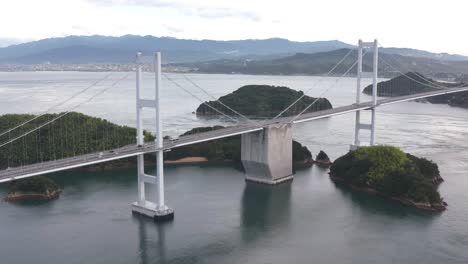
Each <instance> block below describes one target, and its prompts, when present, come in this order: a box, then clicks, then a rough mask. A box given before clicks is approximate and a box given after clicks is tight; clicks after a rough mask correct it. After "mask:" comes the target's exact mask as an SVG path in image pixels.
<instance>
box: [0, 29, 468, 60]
mask: <svg viewBox="0 0 468 264" xmlns="http://www.w3.org/2000/svg"><path fill="white" fill-rule="evenodd" d="M353 47H354V46H353V45H350V44H346V43H344V42H340V41H337V40H331V41H314V42H296V41H289V40H287V39H281V38H271V39H263V40H252V39H250V40H232V41H217V40H189V39H176V38H171V37H154V36H135V35H126V36H122V37H106V36H98V35H95V36H69V37H63V38H50V39H43V40H39V41H33V42H28V43H23V44H18V45H11V46H8V47H4V48H0V63H3V64H5V63H20V64H38V63H45V62H50V63H53V64H83V63H129V62H133V61H134V58H135V54H136V52H138V51H141V52H143V53H144V54H153V53H154V52H155V51H161V52H162V53H163V63H177V62H197V61H212V60H221V59H232V60H236V59H244V60H245V59H253V60H269V59H277V58H281V57H286V56H290V55H294V54H296V53H318V52H327V51H334V50H338V49H343V48H348V49H349V48H353ZM382 51H383V52H387V53H393V54H398V55H404V56H409V57H422V58H428V59H435V60H444V61H465V60H468V57H464V56H461V55H450V54H446V53H442V54H436V53H430V52H427V51H421V50H415V49H400V48H389V49H383V50H382Z"/></svg>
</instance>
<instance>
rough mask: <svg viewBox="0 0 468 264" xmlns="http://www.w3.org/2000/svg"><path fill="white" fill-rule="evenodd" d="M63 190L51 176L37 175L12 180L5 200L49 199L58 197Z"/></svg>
mask: <svg viewBox="0 0 468 264" xmlns="http://www.w3.org/2000/svg"><path fill="white" fill-rule="evenodd" d="M61 191H62V190H61V189H60V187H59V186H58V185H57V184H56V183H55V182H54V181H52V180H51V179H50V178H47V177H43V176H36V177H31V178H27V179H21V180H16V181H12V182H11V183H10V189H9V192H8V195H7V197H6V198H5V200H6V201H8V202H17V201H29V200H34V201H37V200H40V201H49V200H53V199H57V198H58V197H59V195H60V192H61Z"/></svg>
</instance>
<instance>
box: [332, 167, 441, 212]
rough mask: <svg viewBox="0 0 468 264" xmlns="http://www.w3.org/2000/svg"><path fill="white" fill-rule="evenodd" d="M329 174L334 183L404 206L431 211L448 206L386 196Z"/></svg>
mask: <svg viewBox="0 0 468 264" xmlns="http://www.w3.org/2000/svg"><path fill="white" fill-rule="evenodd" d="M329 176H330V179H331V180H332V181H333V182H334V183H336V184H341V185H343V186H346V187H349V188H350V189H351V190H353V191H357V192H362V193H367V194H371V195H375V196H380V197H383V198H386V199H388V200H392V201H395V202H398V203H400V204H402V205H405V206H410V207H413V208H417V209H421V210H425V211H431V212H442V211H445V210H446V209H447V206H448V205H447V203H446V202H441V203H433V204H431V203H418V202H415V201H413V200H411V199H408V198H404V197H395V196H388V195H385V194H383V193H380V192H379V191H377V190H376V189H374V188H370V187H359V186H356V185H353V184H351V183H348V182H346V181H345V180H344V179H343V178H341V177H338V176H334V175H332V174H329Z"/></svg>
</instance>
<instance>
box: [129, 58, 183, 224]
mask: <svg viewBox="0 0 468 264" xmlns="http://www.w3.org/2000/svg"><path fill="white" fill-rule="evenodd" d="M153 65H154V73H155V97H154V99H142V98H141V93H140V92H141V84H142V82H141V80H142V54H141V53H140V52H139V53H138V54H137V67H136V127H137V145H138V146H141V147H142V146H143V144H144V135H143V118H142V112H143V108H153V109H155V110H156V112H155V114H156V130H155V131H156V139H155V152H156V176H153V175H148V174H146V173H145V159H144V154H139V155H137V173H138V200H137V201H136V202H134V203H133V204H132V212H134V213H137V214H142V215H145V216H149V217H152V218H154V220H156V221H165V220H172V219H173V218H174V210H172V209H171V208H169V207H168V206H167V205H166V204H165V201H164V161H163V149H162V148H163V136H162V122H161V108H160V97H161V96H160V93H159V92H160V89H159V88H160V86H161V53H160V52H157V53H156V54H155V56H154V63H153ZM146 183H148V184H156V185H157V187H158V191H157V200H156V202H151V201H148V200H146V193H145V184H146Z"/></svg>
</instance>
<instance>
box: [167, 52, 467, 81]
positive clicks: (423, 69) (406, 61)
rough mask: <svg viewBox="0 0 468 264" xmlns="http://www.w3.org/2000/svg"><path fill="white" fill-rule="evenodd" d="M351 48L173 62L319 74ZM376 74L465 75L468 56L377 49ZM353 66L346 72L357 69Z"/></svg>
mask: <svg viewBox="0 0 468 264" xmlns="http://www.w3.org/2000/svg"><path fill="white" fill-rule="evenodd" d="M348 52H350V49H338V50H333V51H327V52H316V53H312V54H305V53H297V54H295V55H292V56H286V57H282V58H275V59H260V60H245V59H236V60H233V59H224V60H215V61H207V62H197V63H181V64H174V66H179V67H186V68H188V69H191V70H192V71H193V72H200V73H240V74H269V75H270V74H271V75H294V74H296V75H320V74H325V73H327V72H328V71H329V70H330V69H331V68H333V67H334V65H335V64H336V63H337V62H338V61H340V60H341V59H342V58H343V57H344V56H345V55H346V54H347V53H348ZM372 57H373V54H372V53H368V54H367V55H366V56H365V57H364V59H363V71H372V63H373V62H372ZM356 59H357V51H355V50H353V51H351V53H350V55H349V56H348V57H347V59H346V60H344V61H343V62H342V64H341V65H340V66H339V67H337V68H336V69H335V70H334V71H333V73H334V74H343V73H346V71H347V70H348V69H349V68H350V67H351V66H352V65H353V64H354V63H355V62H356ZM379 61H380V63H379V75H380V76H382V77H384V76H385V77H394V76H397V75H399V74H401V73H400V72H403V73H406V72H410V71H416V72H420V73H423V74H426V75H428V76H440V75H442V76H444V78H448V77H450V76H452V77H454V78H455V77H458V78H464V77H463V76H464V75H467V74H468V60H466V61H459V60H440V59H435V58H427V57H412V56H402V55H397V54H388V53H385V50H383V51H382V52H380V53H379ZM356 70H357V69H356V67H353V68H351V70H350V71H349V74H355V73H356Z"/></svg>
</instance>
